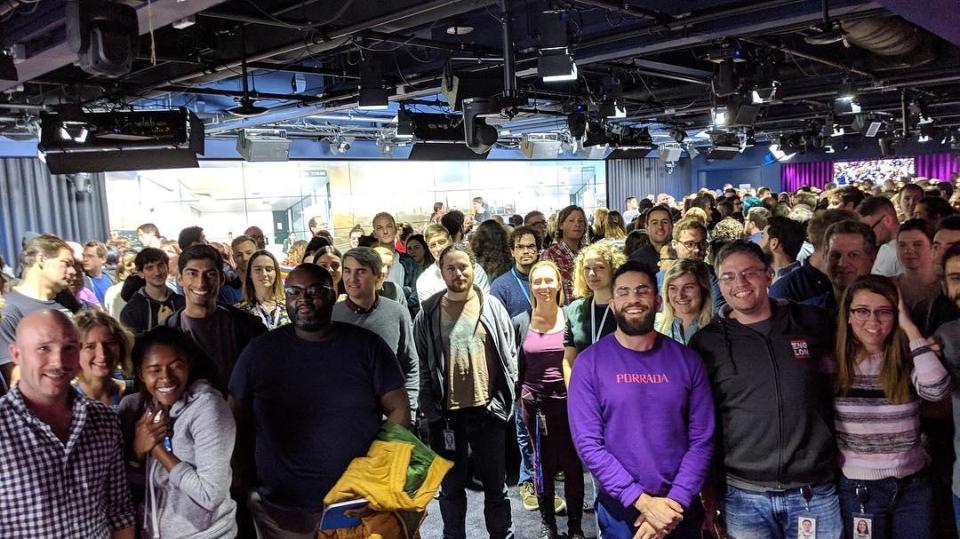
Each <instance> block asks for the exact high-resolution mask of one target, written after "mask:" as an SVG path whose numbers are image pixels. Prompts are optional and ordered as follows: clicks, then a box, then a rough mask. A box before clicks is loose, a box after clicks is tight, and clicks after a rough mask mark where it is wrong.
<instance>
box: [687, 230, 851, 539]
mask: <svg viewBox="0 0 960 539" xmlns="http://www.w3.org/2000/svg"><path fill="white" fill-rule="evenodd" d="M716 265H717V271H718V273H719V280H720V291H721V293H722V294H723V295H724V297H725V298H726V300H727V307H725V308H724V309H722V310H721V311H720V312H719V313H718V314H717V316H716V317H714V319H713V321H712V322H711V323H710V324H709V325H707V326H706V327H705V328H703V329H701V330H700V331H698V332H697V333H696V334H695V335H694V336H693V339H692V340H691V341H690V346H691V348H693V349H694V350H696V351H697V352H699V353H700V355H701V356H702V357H703V360H704V362H705V363H706V366H707V370H708V372H709V375H710V379H711V381H712V384H711V385H712V388H713V396H714V402H715V405H716V408H717V413H718V417H719V422H720V423H721V424H722V425H723V429H722V431H721V432H722V435H721V436H720V438H719V440H718V444H717V452H718V453H719V454H720V455H721V458H720V459H717V461H718V462H722V466H718V467H717V468H716V469H715V470H714V472H715V473H714V474H713V480H712V481H709V482H708V483H707V485H706V486H705V487H704V489H703V494H704V501H705V505H706V512H707V515H708V517H709V518H710V519H714V515H716V512H717V511H718V510H721V509H723V508H724V505H725V511H723V512H724V513H725V515H726V532H727V533H728V534H729V536H730V537H797V536H798V533H799V529H798V526H799V520H800V518H801V517H802V518H810V519H814V520H815V521H816V528H817V532H818V536H820V535H822V536H823V537H840V535H841V533H842V531H843V523H842V519H841V515H840V503H839V500H838V497H837V491H836V488H835V486H834V469H835V466H836V458H837V450H836V445H835V442H834V435H833V432H832V431H831V429H830V426H831V425H832V419H831V414H832V408H833V403H832V394H833V388H832V385H831V382H830V377H829V374H828V373H827V372H826V371H827V370H829V369H828V368H827V369H824V368H823V367H824V364H825V363H827V361H826V360H827V358H828V357H829V356H830V355H831V354H832V353H833V344H834V334H835V328H834V324H833V319H832V318H830V317H829V316H827V315H826V313H825V312H824V311H823V310H822V309H819V308H817V307H813V306H809V305H800V304H797V303H793V302H789V301H771V300H770V298H769V297H768V296H767V287H769V286H770V282H771V280H772V279H773V271H772V269H771V267H770V264H769V261H768V260H767V257H766V255H764V253H763V251H762V250H761V249H760V246H759V245H757V244H755V243H752V242H748V241H743V240H737V241H734V242H731V243H729V244H727V245H726V246H724V247H723V248H722V249H720V252H719V253H717V256H716ZM724 493H725V494H724ZM712 524H714V525H717V526H720V521H719V520H716V519H714V522H713V523H712Z"/></svg>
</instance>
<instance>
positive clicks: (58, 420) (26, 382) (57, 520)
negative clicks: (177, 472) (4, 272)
mask: <svg viewBox="0 0 960 539" xmlns="http://www.w3.org/2000/svg"><path fill="white" fill-rule="evenodd" d="M10 355H11V356H12V357H13V362H14V363H15V364H16V365H17V366H18V367H19V368H20V380H19V382H18V383H17V385H16V386H14V387H13V388H12V389H11V390H10V391H9V392H8V393H7V394H6V395H4V396H3V398H0V462H3V463H4V465H5V467H4V472H3V483H4V485H5V487H4V488H2V489H0V507H3V511H0V530H3V531H2V535H3V536H4V537H71V538H72V537H75V538H87V537H95V538H98V539H100V538H108V537H109V538H111V539H118V538H130V539H132V538H133V537H134V516H135V515H134V509H133V503H132V502H131V500H130V493H129V491H128V490H127V481H126V475H125V472H124V467H123V466H124V465H123V439H122V436H121V434H120V426H119V420H118V419H117V414H116V412H114V411H113V410H111V409H110V408H108V407H107V406H105V405H103V404H102V403H100V402H97V401H94V400H91V399H85V398H82V397H78V396H76V395H75V393H74V392H73V390H72V389H71V387H70V381H71V380H73V378H74V376H75V375H76V373H77V371H78V370H79V362H80V344H79V340H78V338H77V330H76V328H75V327H74V325H73V322H71V321H70V319H68V318H67V317H66V315H64V314H63V313H62V312H60V311H57V310H52V309H44V310H39V311H34V312H33V313H31V314H28V315H27V316H25V317H24V318H23V319H22V320H21V321H20V324H19V325H18V326H17V332H16V340H15V341H14V342H13V343H12V344H10Z"/></svg>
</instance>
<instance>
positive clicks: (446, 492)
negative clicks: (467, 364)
mask: <svg viewBox="0 0 960 539" xmlns="http://www.w3.org/2000/svg"><path fill="white" fill-rule="evenodd" d="M448 421H449V423H448ZM448 424H449V426H450V427H449V428H450V429H451V430H452V431H453V436H454V440H455V449H454V450H453V451H448V450H447V449H446V448H445V444H444V437H443V431H444V430H445V429H446V428H447V425H448ZM508 424H509V422H508V421H501V420H500V419H497V418H495V417H492V416H491V415H490V414H488V413H487V412H486V410H484V409H483V408H482V407H476V408H467V409H465V410H457V411H454V412H447V413H446V414H445V417H444V419H441V420H439V421H434V422H433V423H430V447H431V448H433V450H434V451H436V452H437V454H438V455H440V456H441V457H443V458H445V459H447V460H450V461H452V462H453V468H452V469H451V470H450V471H449V472H447V475H446V476H444V478H443V481H442V482H441V483H440V516H441V518H442V519H443V539H466V538H467V530H466V519H467V493H466V490H465V488H466V484H467V481H468V480H469V477H468V475H469V464H470V460H471V453H472V455H473V458H472V460H473V463H474V468H473V471H474V473H475V474H476V475H477V478H478V479H480V483H482V484H483V518H484V521H485V524H486V527H487V533H489V535H490V537H491V539H508V538H511V537H513V530H512V527H513V522H512V519H511V515H510V499H509V498H507V484H506V482H505V474H506V462H505V460H506V453H505V452H504V450H503V448H504V444H505V443H506V434H507V425H508ZM470 537H471V538H475V537H480V535H479V534H478V533H477V531H476V530H473V531H471V532H470Z"/></svg>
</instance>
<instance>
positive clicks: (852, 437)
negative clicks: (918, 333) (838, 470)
mask: <svg viewBox="0 0 960 539" xmlns="http://www.w3.org/2000/svg"><path fill="white" fill-rule="evenodd" d="M926 345H927V342H926V341H925V340H923V339H918V340H914V341H911V342H910V349H911V350H917V349H919V348H921V347H924V346H926ZM882 361H883V357H882V356H881V355H880V354H874V355H871V356H869V357H867V358H865V359H863V360H862V361H861V362H860V363H858V364H857V365H856V367H855V372H854V379H853V384H852V386H851V388H850V390H849V391H848V392H847V395H846V396H845V397H840V396H838V397H836V399H835V401H834V406H835V408H836V412H837V416H836V427H837V446H838V448H839V449H840V454H841V457H842V459H841V464H842V469H843V475H844V476H846V477H847V478H849V479H861V480H875V479H883V478H886V477H898V478H900V477H906V476H908V475H911V474H914V473H917V472H919V471H920V470H922V469H923V467H924V466H925V465H926V455H925V454H924V451H923V447H922V446H921V444H920V401H919V400H916V399H914V400H913V401H911V402H908V403H906V404H891V403H890V401H888V400H887V398H886V397H885V396H884V393H883V387H882V386H881V385H880V380H879V377H880V368H881V366H882ZM908 361H909V359H908ZM910 380H911V382H912V383H913V387H914V388H915V389H916V392H917V395H918V396H919V397H920V398H922V399H924V400H930V401H937V400H940V399H943V398H945V397H946V396H947V395H948V394H949V389H950V387H949V386H950V377H949V375H948V374H947V371H946V369H944V368H943V365H941V364H940V360H939V359H937V356H936V355H935V354H934V353H933V352H931V351H926V352H924V353H922V354H920V355H918V356H916V357H915V358H914V359H913V371H912V372H911V373H910Z"/></svg>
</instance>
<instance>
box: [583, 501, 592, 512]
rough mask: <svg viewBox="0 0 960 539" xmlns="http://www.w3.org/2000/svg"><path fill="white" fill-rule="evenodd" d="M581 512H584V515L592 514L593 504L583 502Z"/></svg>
mask: <svg viewBox="0 0 960 539" xmlns="http://www.w3.org/2000/svg"><path fill="white" fill-rule="evenodd" d="M583 512H584V513H592V512H593V504H592V503H590V502H588V501H587V500H583Z"/></svg>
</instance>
